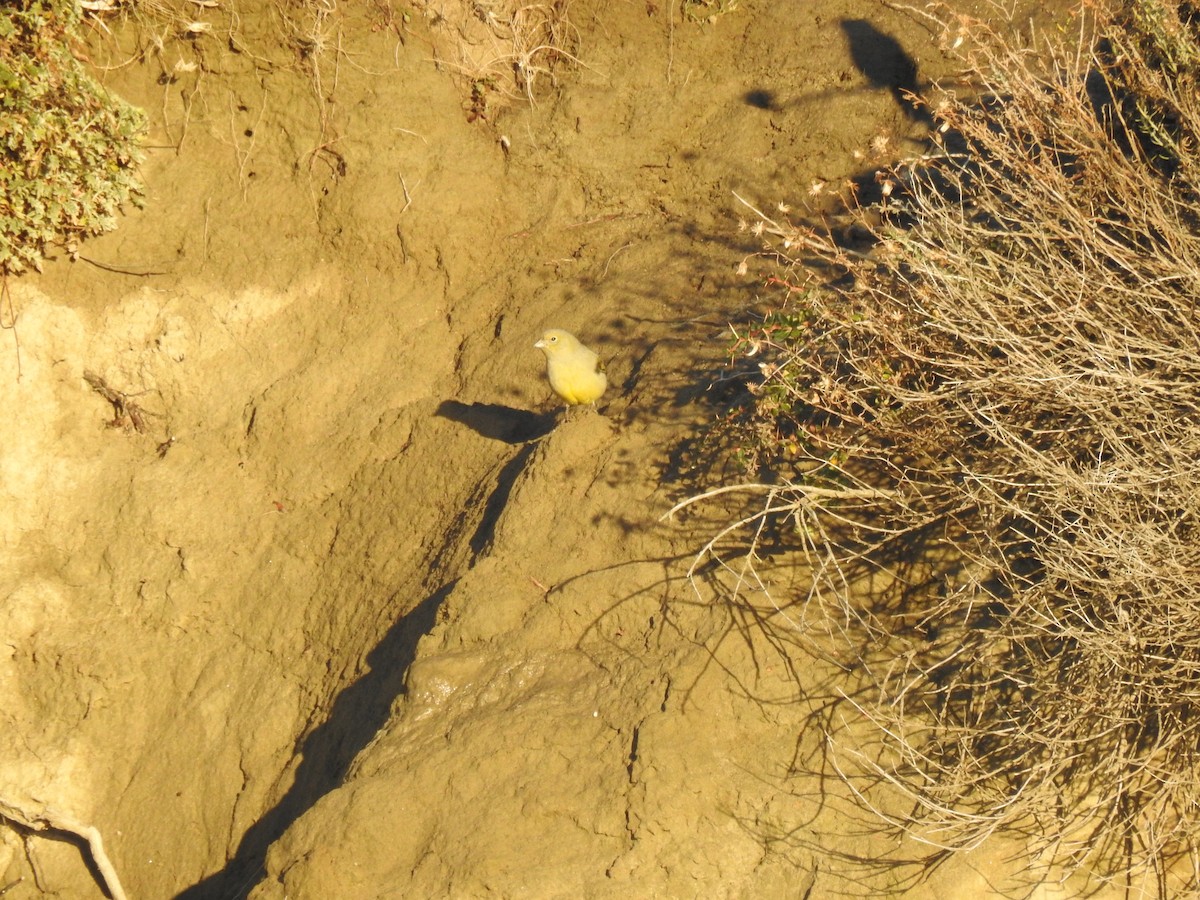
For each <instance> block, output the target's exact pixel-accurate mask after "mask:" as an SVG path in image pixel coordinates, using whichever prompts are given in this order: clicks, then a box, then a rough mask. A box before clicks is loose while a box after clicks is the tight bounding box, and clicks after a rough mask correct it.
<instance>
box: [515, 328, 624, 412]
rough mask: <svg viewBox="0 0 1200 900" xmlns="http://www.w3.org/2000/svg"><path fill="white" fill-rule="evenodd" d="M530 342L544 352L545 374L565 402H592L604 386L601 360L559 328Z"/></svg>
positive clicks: (597, 398)
mask: <svg viewBox="0 0 1200 900" xmlns="http://www.w3.org/2000/svg"><path fill="white" fill-rule="evenodd" d="M533 346H535V347H537V348H538V349H539V350H541V351H542V352H543V353H545V354H546V375H547V376H548V377H549V378H550V387H551V388H553V389H554V393H556V394H558V396H560V397H562V398H563V399H564V400H566V401H567V404H568V405H569V406H578V405H579V404H581V403H595V402H596V401H597V400H599V399H600V395H601V394H603V393H604V389H605V388H606V387H608V376H607V375H605V374H604V363H603V362H601V361H600V357H598V356H597V355H596V354H595V353H593V352H592V351H591V350H589V349H588V348H587V347H585V346H583V344H581V343H579V340H578V339H577V338H576V337H575V335H573V334H571V333H570V332H569V331H563V330H562V329H561V328H551V329H550V330H549V331H547V332H546V333H545V334H543V335H542V339H541V340H540V341H538V342H537V343H536V344H534V345H533Z"/></svg>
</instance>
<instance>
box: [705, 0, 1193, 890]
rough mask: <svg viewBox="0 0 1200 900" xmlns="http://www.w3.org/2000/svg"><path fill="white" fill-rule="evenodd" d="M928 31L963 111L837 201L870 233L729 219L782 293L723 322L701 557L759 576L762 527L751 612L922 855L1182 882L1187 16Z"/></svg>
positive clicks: (947, 113)
mask: <svg viewBox="0 0 1200 900" xmlns="http://www.w3.org/2000/svg"><path fill="white" fill-rule="evenodd" d="M943 18H944V19H945V27H946V30H947V33H948V34H954V35H965V36H966V40H965V41H964V42H963V45H962V47H961V51H960V52H962V53H964V54H965V61H966V62H967V64H968V65H969V67H970V70H971V72H972V75H973V77H974V80H975V82H976V83H977V84H978V85H979V88H980V91H979V95H978V99H972V100H970V101H968V100H966V99H962V98H958V97H955V96H953V95H947V96H944V97H943V98H942V99H941V100H940V101H939V102H937V103H936V104H935V107H934V109H933V113H934V115H935V117H936V119H935V121H936V123H937V125H938V130H937V139H936V146H935V147H934V148H933V152H931V153H930V154H928V155H927V156H925V157H923V158H922V159H921V160H918V161H914V162H912V163H909V164H906V165H903V166H899V167H897V168H896V169H894V170H893V171H891V172H888V173H885V174H884V175H883V176H882V177H881V181H882V186H883V190H882V199H881V200H880V201H879V203H878V204H874V205H873V206H872V207H871V208H857V209H856V210H855V211H854V212H853V218H854V220H855V221H854V228H853V229H852V230H851V231H852V233H855V234H859V235H869V238H870V240H869V241H868V242H866V243H865V244H860V245H859V246H858V247H857V249H856V250H851V249H849V248H848V247H847V246H846V245H845V244H844V243H841V242H839V241H837V240H835V239H834V238H833V237H832V236H831V235H832V234H833V233H834V229H832V228H830V227H828V226H825V225H821V226H816V227H809V226H802V225H796V224H793V223H792V222H790V221H788V219H787V217H786V214H785V213H780V214H778V215H776V214H771V215H766V214H760V215H759V216H758V217H757V222H756V223H755V225H754V226H753V227H754V230H755V231H756V232H757V233H758V234H759V235H760V236H761V237H762V239H763V251H762V258H765V259H768V260H770V261H772V262H773V263H774V265H775V268H774V272H775V274H774V276H773V281H774V283H775V284H776V285H781V286H783V290H784V292H785V294H786V297H785V299H783V300H782V301H781V307H780V310H779V312H778V313H776V314H774V315H771V316H769V317H767V318H766V320H765V321H762V322H760V323H759V324H758V325H757V326H755V327H754V328H752V329H750V330H749V331H747V332H744V333H741V334H740V335H739V343H738V347H739V350H740V351H741V353H742V358H743V359H746V360H747V363H748V365H749V367H750V371H752V372H753V373H754V374H753V377H752V378H750V382H751V386H750V389H751V391H752V397H751V402H750V406H749V409H750V412H749V413H748V414H747V415H745V416H744V417H743V418H742V419H741V420H739V422H737V423H736V425H735V427H737V428H739V429H740V432H739V433H740V434H741V437H742V444H743V447H744V448H745V450H746V459H747V462H748V463H749V464H751V465H757V466H759V467H760V468H761V469H762V470H764V472H765V473H766V474H769V475H771V476H772V477H771V478H770V479H769V480H770V481H771V482H772V483H770V484H763V485H752V486H750V488H751V489H752V490H755V491H761V492H762V493H763V494H764V495H765V496H766V501H765V503H764V504H763V505H762V507H761V508H760V512H759V513H758V514H755V515H752V516H750V517H749V518H747V519H746V520H745V521H743V522H740V523H738V524H737V526H736V527H735V528H734V529H733V530H731V531H730V532H728V533H726V534H724V535H723V536H722V538H721V539H720V540H718V541H716V542H715V543H714V544H712V545H710V546H709V547H708V548H706V552H707V553H708V554H710V555H711V556H713V557H715V558H717V559H719V560H720V561H721V562H722V564H723V565H726V566H730V567H735V568H738V569H739V571H741V572H742V573H743V574H742V576H741V580H740V581H739V582H738V583H739V584H749V583H750V582H753V584H754V586H755V589H761V588H762V586H763V585H764V584H765V580H764V579H763V578H761V577H760V574H761V573H760V570H762V569H764V568H765V565H766V564H765V563H764V562H763V557H762V541H761V534H762V528H763V527H764V526H763V523H766V522H771V523H775V525H773V526H772V527H776V528H777V527H778V526H779V524H780V523H782V524H783V525H786V526H790V529H789V535H790V536H789V537H788V538H787V540H788V541H789V543H791V544H793V545H799V546H800V547H801V548H802V550H803V551H804V553H805V555H806V557H807V561H808V566H809V569H810V573H811V574H810V578H809V587H808V589H807V593H806V594H805V595H803V596H797V597H791V598H786V599H785V598H782V597H778V596H777V597H775V598H774V599H775V602H776V604H777V606H778V608H779V609H781V610H783V611H785V612H787V614H788V617H787V619H786V621H790V622H792V623H800V626H799V627H803V628H805V629H808V628H810V627H813V626H814V625H815V624H816V623H820V625H821V627H820V628H819V629H817V630H816V631H814V633H817V632H818V631H819V632H820V633H822V634H824V635H826V638H827V640H828V641H830V642H833V643H834V644H837V645H839V647H840V650H839V655H840V657H841V658H843V659H845V658H847V654H848V657H849V658H850V659H851V660H852V662H851V667H852V668H853V669H854V670H855V672H856V674H857V675H859V676H862V677H863V678H864V679H865V682H866V684H867V685H868V689H867V690H866V691H858V692H856V693H854V694H853V695H851V694H849V693H847V695H846V697H845V698H844V704H843V708H844V709H846V710H849V711H850V712H851V713H852V714H853V716H855V717H858V718H859V720H860V721H863V720H865V721H867V722H869V723H871V724H872V725H873V726H874V733H875V734H876V737H877V740H876V741H875V743H874V744H873V745H870V746H864V745H862V744H847V743H844V742H843V741H842V739H841V738H840V737H839V736H838V734H836V733H833V732H831V733H830V736H829V738H830V753H831V758H832V759H833V760H835V762H836V765H837V766H838V768H839V770H840V772H841V773H842V775H843V776H844V778H845V779H846V782H847V783H848V784H849V785H850V786H851V787H852V789H853V791H854V793H855V795H856V796H857V797H858V798H859V800H860V801H861V802H862V803H863V804H864V805H865V806H866V807H868V808H870V809H872V810H874V811H876V812H878V813H879V814H880V815H881V816H883V817H884V818H885V819H886V820H887V822H889V823H890V824H891V825H892V826H894V827H895V828H897V829H899V830H900V831H901V832H903V833H904V834H906V835H907V836H909V837H912V838H915V839H917V840H919V841H922V842H924V843H925V844H927V845H929V846H930V847H931V850H930V854H929V857H928V860H934V859H936V858H939V857H940V856H941V855H942V854H944V853H945V852H947V851H954V850H959V849H964V848H970V847H974V846H977V845H978V844H980V843H981V842H982V841H984V840H985V839H987V838H988V837H990V836H992V835H994V834H996V833H998V832H1004V833H1006V834H1009V835H1012V834H1016V835H1021V836H1023V837H1025V838H1026V839H1027V840H1028V842H1029V846H1030V867H1031V868H1039V869H1041V870H1043V871H1046V872H1057V873H1058V875H1059V876H1060V877H1067V876H1068V875H1070V874H1071V873H1073V872H1083V871H1085V870H1086V872H1087V873H1088V877H1093V878H1097V879H1100V880H1111V881H1118V882H1120V881H1125V882H1126V883H1128V884H1135V883H1137V884H1140V885H1141V886H1142V888H1143V890H1148V891H1149V892H1150V893H1157V894H1158V895H1160V896H1182V895H1183V893H1186V892H1189V891H1194V890H1196V889H1197V887H1198V886H1200V788H1198V787H1197V785H1200V494H1198V493H1197V491H1196V484H1197V483H1198V482H1200V312H1198V310H1197V305H1196V297H1197V296H1198V295H1200V169H1198V165H1200V149H1198V145H1197V139H1198V136H1200V90H1198V88H1200V14H1198V13H1197V11H1196V10H1195V9H1194V8H1193V7H1192V6H1190V5H1188V4H1181V3H1174V2H1170V0H1133V2H1129V3H1125V4H1123V5H1117V6H1113V7H1110V8H1106V9H1102V10H1098V11H1095V16H1094V18H1093V17H1092V16H1091V13H1089V14H1088V15H1087V16H1082V17H1081V18H1079V19H1078V20H1077V24H1078V31H1077V33H1076V35H1075V36H1074V38H1073V39H1068V40H1065V41H1063V42H1059V41H1056V40H1050V39H1047V38H1045V37H1042V38H1039V43H1038V44H1037V45H1036V47H1035V48H1033V49H1027V48H1025V47H1023V46H1021V45H1020V44H1019V43H1018V42H1016V41H1014V40H1010V39H1007V38H1006V37H1004V36H1002V35H999V34H996V33H993V32H991V31H989V30H987V29H986V28H985V27H984V26H983V25H981V24H980V23H978V22H974V21H971V20H969V19H963V18H959V17H953V16H950V15H949V14H944V16H943ZM838 233H839V234H845V233H847V232H846V231H845V230H838ZM747 358H748V359H747ZM735 557H737V558H736V559H735ZM868 579H869V580H870V581H871V583H872V584H873V585H874V587H873V588H872V590H871V591H870V592H864V590H863V584H864V583H865V582H866V581H867V580H868ZM780 621H784V620H783V619H781V620H780ZM781 627H786V626H781Z"/></svg>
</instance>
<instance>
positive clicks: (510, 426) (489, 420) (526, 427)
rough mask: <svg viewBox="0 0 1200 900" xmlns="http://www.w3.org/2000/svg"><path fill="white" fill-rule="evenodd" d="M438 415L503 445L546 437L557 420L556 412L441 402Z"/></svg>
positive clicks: (484, 404) (501, 405) (496, 404)
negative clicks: (537, 411)
mask: <svg viewBox="0 0 1200 900" xmlns="http://www.w3.org/2000/svg"><path fill="white" fill-rule="evenodd" d="M437 415H439V416H441V417H442V418H444V419H449V420H450V421H452V422H459V423H461V424H463V425H466V426H467V427H468V428H471V429H473V430H474V431H475V432H476V433H478V434H480V435H482V436H483V437H486V438H491V439H492V440H495V441H504V442H505V443H506V444H524V443H526V442H528V441H532V440H536V439H537V438H540V437H545V436H546V435H547V434H549V433H550V432H551V431H552V430H553V429H554V424H555V422H557V421H558V415H559V411H558V410H555V411H553V412H546V413H536V412H531V411H530V410H527V409H515V408H513V407H511V406H504V405H503V404H501V403H461V402H459V401H458V400H443V401H442V402H441V403H440V404H439V405H438V408H437Z"/></svg>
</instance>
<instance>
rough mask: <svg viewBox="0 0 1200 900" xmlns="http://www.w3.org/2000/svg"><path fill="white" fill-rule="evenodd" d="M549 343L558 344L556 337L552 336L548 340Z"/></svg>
mask: <svg viewBox="0 0 1200 900" xmlns="http://www.w3.org/2000/svg"><path fill="white" fill-rule="evenodd" d="M550 343H552V344H557V343H558V335H552V336H551V338H550Z"/></svg>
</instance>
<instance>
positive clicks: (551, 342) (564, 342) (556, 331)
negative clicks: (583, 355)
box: [533, 328, 579, 356]
mask: <svg viewBox="0 0 1200 900" xmlns="http://www.w3.org/2000/svg"><path fill="white" fill-rule="evenodd" d="M533 346H535V347H537V348H538V349H539V350H541V351H542V352H543V353H545V354H546V355H547V356H552V355H554V354H556V353H562V352H564V351H566V350H571V349H573V348H575V347H578V346H579V341H577V340H576V339H575V335H573V334H571V332H569V331H563V330H562V329H561V328H551V329H550V330H548V331H547V332H546V333H545V334H543V335H542V337H541V340H539V341H538V342H537V343H536V344H534V345H533Z"/></svg>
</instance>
